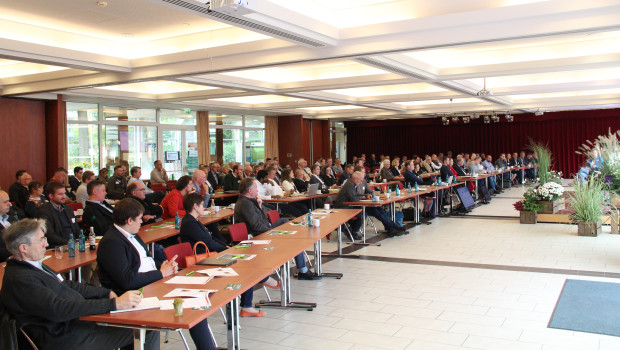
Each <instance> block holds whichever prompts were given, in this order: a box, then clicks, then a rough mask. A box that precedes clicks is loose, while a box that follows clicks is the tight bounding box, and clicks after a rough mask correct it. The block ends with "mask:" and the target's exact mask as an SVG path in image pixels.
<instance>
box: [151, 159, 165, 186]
mask: <svg viewBox="0 0 620 350" xmlns="http://www.w3.org/2000/svg"><path fill="white" fill-rule="evenodd" d="M153 165H154V166H155V168H154V169H153V170H152V171H151V183H152V184H159V185H164V186H166V183H167V182H168V173H166V169H164V165H163V164H162V162H161V160H159V159H158V160H156V161H155V162H154V163H153Z"/></svg>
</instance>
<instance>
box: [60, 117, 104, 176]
mask: <svg viewBox="0 0 620 350" xmlns="http://www.w3.org/2000/svg"><path fill="white" fill-rule="evenodd" d="M67 151H68V154H69V162H68V164H69V169H70V171H72V169H73V168H75V167H76V166H80V167H82V168H84V171H86V170H90V171H93V172H94V173H95V174H99V130H98V127H97V125H85V124H69V125H67Z"/></svg>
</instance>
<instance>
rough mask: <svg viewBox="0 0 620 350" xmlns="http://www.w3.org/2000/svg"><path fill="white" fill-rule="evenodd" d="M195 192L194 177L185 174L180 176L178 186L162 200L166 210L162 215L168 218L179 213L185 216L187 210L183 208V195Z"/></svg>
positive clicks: (162, 205) (180, 215)
mask: <svg viewBox="0 0 620 350" xmlns="http://www.w3.org/2000/svg"><path fill="white" fill-rule="evenodd" d="M192 192H194V185H193V184H192V178H191V177H189V176H187V175H184V176H181V177H180V178H179V180H178V181H177V184H176V188H175V189H174V190H172V191H170V193H168V194H167V195H166V197H164V200H163V201H161V207H162V208H163V210H164V212H163V213H162V215H161V217H162V218H163V219H164V220H166V219H171V218H174V217H175V216H176V214H177V213H178V214H179V217H183V216H184V215H185V210H184V209H183V197H184V196H185V195H186V194H188V193H192Z"/></svg>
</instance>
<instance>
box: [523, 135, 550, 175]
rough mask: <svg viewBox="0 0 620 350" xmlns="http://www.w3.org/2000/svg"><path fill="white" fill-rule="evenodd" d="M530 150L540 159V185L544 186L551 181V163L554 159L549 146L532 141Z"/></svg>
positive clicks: (529, 146)
mask: <svg viewBox="0 0 620 350" xmlns="http://www.w3.org/2000/svg"><path fill="white" fill-rule="evenodd" d="M528 149H529V150H530V151H532V152H533V153H535V154H536V157H537V159H538V178H539V179H540V184H541V185H544V184H546V183H547V182H549V181H551V179H552V175H551V162H552V160H553V159H552V157H551V150H550V149H549V146H548V145H547V144H543V143H542V142H540V141H539V142H535V141H534V140H530V141H529V144H528Z"/></svg>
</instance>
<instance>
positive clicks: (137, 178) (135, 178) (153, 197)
mask: <svg viewBox="0 0 620 350" xmlns="http://www.w3.org/2000/svg"><path fill="white" fill-rule="evenodd" d="M130 173H131V177H130V178H129V181H127V185H130V184H132V183H134V182H141V183H142V184H143V185H144V189H145V193H144V195H145V196H146V198H147V200H148V201H149V202H151V203H161V201H162V200H163V199H164V197H165V196H166V194H165V193H164V192H163V191H153V190H152V189H150V188H148V187H147V186H146V184H145V183H144V181H142V179H141V177H142V168H141V167H139V166H134V167H132V168H131V170H130ZM126 191H127V189H125V192H126Z"/></svg>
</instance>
